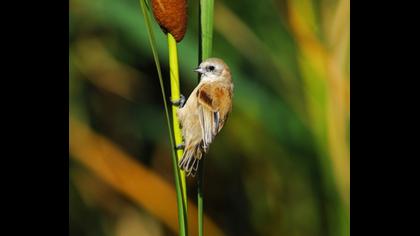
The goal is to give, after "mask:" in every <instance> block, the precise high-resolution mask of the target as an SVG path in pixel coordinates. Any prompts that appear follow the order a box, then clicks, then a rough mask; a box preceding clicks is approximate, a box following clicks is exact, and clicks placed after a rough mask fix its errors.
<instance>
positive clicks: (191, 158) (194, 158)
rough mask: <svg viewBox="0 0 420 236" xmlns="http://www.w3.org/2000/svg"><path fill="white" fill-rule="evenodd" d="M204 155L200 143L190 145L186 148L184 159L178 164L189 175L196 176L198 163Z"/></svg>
mask: <svg viewBox="0 0 420 236" xmlns="http://www.w3.org/2000/svg"><path fill="white" fill-rule="evenodd" d="M202 156H203V150H202V149H201V145H200V144H197V145H190V146H188V147H186V148H185V150H184V155H182V159H181V161H180V162H179V164H178V166H179V168H181V169H182V170H184V171H185V173H186V174H187V176H189V175H192V176H193V177H194V176H195V175H196V173H197V170H198V164H199V162H200V160H201V157H202Z"/></svg>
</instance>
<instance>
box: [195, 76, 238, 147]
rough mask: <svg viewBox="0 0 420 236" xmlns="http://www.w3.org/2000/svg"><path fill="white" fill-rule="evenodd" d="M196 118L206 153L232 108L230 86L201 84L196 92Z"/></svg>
mask: <svg viewBox="0 0 420 236" xmlns="http://www.w3.org/2000/svg"><path fill="white" fill-rule="evenodd" d="M196 95H197V101H198V111H199V112H198V116H199V119H200V125H201V130H202V134H203V138H202V139H203V148H204V150H205V151H207V148H208V146H209V145H210V143H212V142H213V139H214V137H215V136H216V134H217V133H219V132H220V130H221V129H222V127H223V125H224V123H225V120H226V119H227V116H228V113H229V111H230V108H231V106H232V91H231V88H230V86H227V85H224V84H222V83H209V84H203V85H202V86H201V87H200V88H199V89H198V90H197V94H196Z"/></svg>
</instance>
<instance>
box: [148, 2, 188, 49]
mask: <svg viewBox="0 0 420 236" xmlns="http://www.w3.org/2000/svg"><path fill="white" fill-rule="evenodd" d="M152 8H153V14H154V16H155V19H156V21H157V22H158V23H159V25H160V27H161V28H162V30H163V32H164V33H165V34H166V33H170V34H172V35H173V36H174V38H175V40H176V41H177V42H180V41H181V40H182V38H184V35H185V32H186V30H187V0H152Z"/></svg>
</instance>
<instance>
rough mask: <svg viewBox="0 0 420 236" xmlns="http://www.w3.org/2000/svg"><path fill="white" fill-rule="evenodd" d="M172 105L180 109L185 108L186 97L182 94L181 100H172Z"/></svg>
mask: <svg viewBox="0 0 420 236" xmlns="http://www.w3.org/2000/svg"><path fill="white" fill-rule="evenodd" d="M171 103H172V105H174V106H177V107H179V108H183V107H184V105H185V97H184V95H182V94H181V95H180V98H179V99H178V100H172V99H171Z"/></svg>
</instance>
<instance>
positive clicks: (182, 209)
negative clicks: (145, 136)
mask: <svg viewBox="0 0 420 236" xmlns="http://www.w3.org/2000/svg"><path fill="white" fill-rule="evenodd" d="M139 1H140V7H141V11H142V13H143V17H144V21H145V22H146V26H147V32H148V36H149V43H150V47H151V48H152V53H153V59H154V61H155V65H156V70H157V72H158V77H159V84H160V89H161V93H162V99H163V105H164V108H165V117H166V122H167V128H168V133H169V141H170V145H171V153H172V165H173V170H174V179H175V190H176V198H177V209H178V224H179V235H182V236H187V235H188V224H187V209H186V197H184V196H186V193H184V191H186V190H185V189H186V188H185V187H184V188H183V187H182V185H181V183H182V179H181V176H180V172H179V168H178V158H177V153H176V152H175V141H174V135H173V133H172V127H171V122H170V118H169V109H168V105H167V99H166V94H165V87H164V84H163V79H162V72H161V67H160V61H159V56H158V53H157V47H156V40H155V36H154V33H153V30H152V24H151V22H150V17H149V14H148V12H147V10H146V7H147V9H148V10H150V8H149V7H148V6H147V3H146V2H145V0H139ZM168 35H169V34H168ZM171 47H173V46H171ZM170 52H171V50H170ZM175 53H176V45H175ZM175 56H176V54H175ZM176 64H177V63H176ZM176 72H178V66H176ZM176 75H177V77H178V73H176ZM178 81H179V80H178ZM171 83H172V82H171ZM171 87H172V86H171ZM178 91H179V82H178ZM178 96H179V92H178ZM174 127H178V126H174ZM184 179H185V178H184ZM184 182H185V180H184ZM184 185H185V184H184ZM183 189H184V190H183Z"/></svg>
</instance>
